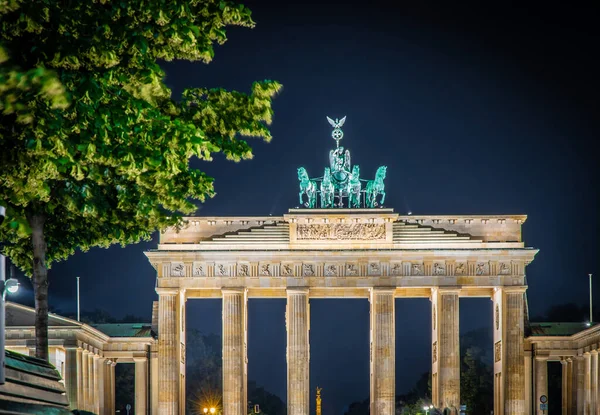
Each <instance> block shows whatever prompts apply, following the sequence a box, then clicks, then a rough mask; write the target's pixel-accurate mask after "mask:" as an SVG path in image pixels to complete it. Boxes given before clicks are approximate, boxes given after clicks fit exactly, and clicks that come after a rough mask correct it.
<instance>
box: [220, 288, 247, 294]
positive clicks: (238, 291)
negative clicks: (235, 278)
mask: <svg viewBox="0 0 600 415" xmlns="http://www.w3.org/2000/svg"><path fill="white" fill-rule="evenodd" d="M246 291H247V290H246V288H222V289H221V293H223V294H224V295H225V294H244V293H245V292H246Z"/></svg>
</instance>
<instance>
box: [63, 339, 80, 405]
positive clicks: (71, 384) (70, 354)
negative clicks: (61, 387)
mask: <svg viewBox="0 0 600 415" xmlns="http://www.w3.org/2000/svg"><path fill="white" fill-rule="evenodd" d="M77 356H78V350H77V348H76V347H66V348H65V375H64V376H65V389H66V391H67V396H68V398H69V407H70V408H71V409H77V405H78V403H77V398H78V395H79V391H78V388H77V377H78V375H79V373H78V372H77Z"/></svg>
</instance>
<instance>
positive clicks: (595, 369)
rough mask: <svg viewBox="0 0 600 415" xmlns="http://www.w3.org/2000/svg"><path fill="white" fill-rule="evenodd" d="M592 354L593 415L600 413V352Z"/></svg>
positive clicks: (593, 351)
mask: <svg viewBox="0 0 600 415" xmlns="http://www.w3.org/2000/svg"><path fill="white" fill-rule="evenodd" d="M590 354H591V359H590V360H591V361H590V364H591V370H590V376H591V379H590V388H591V395H592V396H591V397H590V398H591V399H590V400H591V411H590V413H591V414H592V415H597V414H599V413H600V405H598V386H599V385H598V351H597V350H592V351H591V352H590Z"/></svg>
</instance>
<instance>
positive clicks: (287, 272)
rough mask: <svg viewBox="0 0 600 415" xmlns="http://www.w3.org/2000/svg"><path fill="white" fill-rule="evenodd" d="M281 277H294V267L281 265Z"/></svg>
mask: <svg viewBox="0 0 600 415" xmlns="http://www.w3.org/2000/svg"><path fill="white" fill-rule="evenodd" d="M281 275H282V276H283V277H291V276H293V275H294V266H293V265H292V264H281Z"/></svg>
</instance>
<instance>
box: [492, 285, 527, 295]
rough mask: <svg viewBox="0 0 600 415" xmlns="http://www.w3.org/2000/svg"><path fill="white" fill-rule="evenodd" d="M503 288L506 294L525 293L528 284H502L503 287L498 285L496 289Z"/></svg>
mask: <svg viewBox="0 0 600 415" xmlns="http://www.w3.org/2000/svg"><path fill="white" fill-rule="evenodd" d="M498 289H499V290H502V291H504V292H505V293H506V294H519V293H521V294H524V293H525V291H527V287H526V286H522V285H521V286H514V287H513V286H502V287H497V288H496V290H498Z"/></svg>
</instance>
